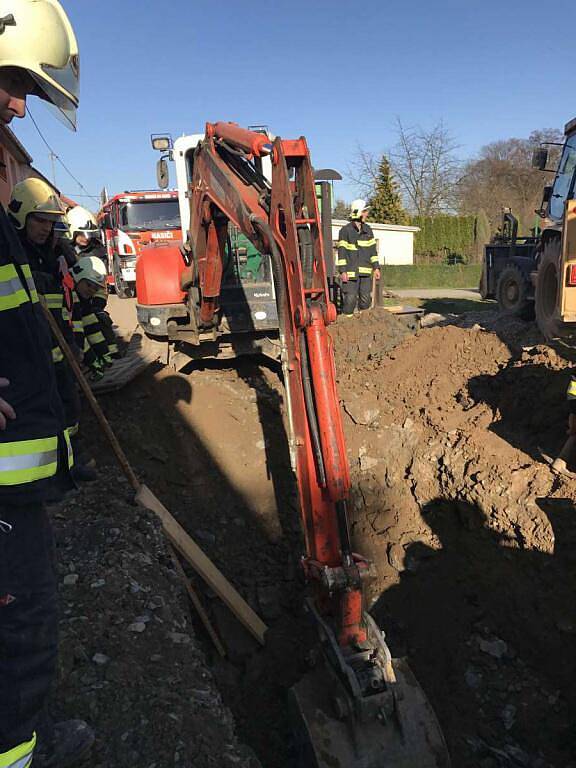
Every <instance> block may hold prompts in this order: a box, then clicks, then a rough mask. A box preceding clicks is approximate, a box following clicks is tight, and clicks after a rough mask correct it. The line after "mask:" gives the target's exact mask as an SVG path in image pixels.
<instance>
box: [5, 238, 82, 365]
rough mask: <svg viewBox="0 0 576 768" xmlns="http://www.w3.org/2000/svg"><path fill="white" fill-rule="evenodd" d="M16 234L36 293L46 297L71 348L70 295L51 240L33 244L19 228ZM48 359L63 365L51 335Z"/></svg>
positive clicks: (72, 336) (60, 351) (55, 342)
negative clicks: (66, 289) (42, 243)
mask: <svg viewBox="0 0 576 768" xmlns="http://www.w3.org/2000/svg"><path fill="white" fill-rule="evenodd" d="M18 234H19V235H20V242H21V243H22V246H23V248H24V251H25V253H26V256H27V257H28V262H29V264H30V268H31V270H32V277H33V278H34V283H35V284H36V288H37V290H38V293H39V294H40V295H41V296H43V297H44V299H45V300H46V304H47V305H48V309H49V310H50V312H51V313H52V315H53V317H54V319H55V320H56V322H57V323H58V326H59V328H60V330H61V331H62V334H63V336H64V338H65V339H66V341H67V342H68V344H69V345H70V346H71V347H72V349H74V348H75V347H76V340H75V338H74V334H73V332H72V325H71V323H70V316H69V313H70V310H71V307H72V297H71V295H69V296H67V295H66V292H65V290H64V287H63V285H62V275H61V272H60V266H59V261H58V256H57V255H56V252H55V250H54V248H53V246H52V243H51V242H49V243H46V244H45V245H36V244H34V243H31V242H30V241H29V240H27V239H26V236H25V234H24V232H23V231H20V232H19V233H18ZM79 349H82V347H81V346H80V347H79ZM52 360H53V361H54V363H56V364H63V365H65V364H66V363H64V353H63V352H62V350H61V349H60V347H59V345H58V342H57V341H56V339H55V338H54V337H52Z"/></svg>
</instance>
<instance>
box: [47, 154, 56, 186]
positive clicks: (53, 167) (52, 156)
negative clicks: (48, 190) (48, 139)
mask: <svg viewBox="0 0 576 768" xmlns="http://www.w3.org/2000/svg"><path fill="white" fill-rule="evenodd" d="M48 157H49V158H50V161H51V163H52V184H54V186H56V163H55V162H54V160H56V157H57V155H55V154H54V152H52V150H50V152H49V153H48Z"/></svg>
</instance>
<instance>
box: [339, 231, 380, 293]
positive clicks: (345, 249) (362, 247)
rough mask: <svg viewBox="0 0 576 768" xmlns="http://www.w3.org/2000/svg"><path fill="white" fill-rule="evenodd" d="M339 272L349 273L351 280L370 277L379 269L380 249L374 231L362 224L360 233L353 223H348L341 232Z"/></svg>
mask: <svg viewBox="0 0 576 768" xmlns="http://www.w3.org/2000/svg"><path fill="white" fill-rule="evenodd" d="M336 266H337V268H338V272H340V273H342V272H347V273H348V278H349V279H350V280H356V279H357V278H358V277H370V276H371V275H372V272H373V270H375V269H378V267H379V264H378V249H377V247H376V239H375V237H374V233H373V232H372V229H371V228H370V227H369V226H368V224H366V223H364V222H363V223H362V226H361V228H360V231H358V230H357V229H356V226H355V225H354V223H353V222H351V221H350V222H348V224H346V226H345V227H342V229H341V230H340V236H339V238H338V258H337V260H336Z"/></svg>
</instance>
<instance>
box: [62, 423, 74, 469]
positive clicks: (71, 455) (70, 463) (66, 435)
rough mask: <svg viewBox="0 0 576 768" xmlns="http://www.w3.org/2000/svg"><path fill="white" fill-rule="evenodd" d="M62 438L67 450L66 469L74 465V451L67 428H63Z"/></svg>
mask: <svg viewBox="0 0 576 768" xmlns="http://www.w3.org/2000/svg"><path fill="white" fill-rule="evenodd" d="M64 440H66V450H67V452H68V469H72V467H73V466H74V451H73V450H72V443H71V442H70V434H69V432H68V430H64Z"/></svg>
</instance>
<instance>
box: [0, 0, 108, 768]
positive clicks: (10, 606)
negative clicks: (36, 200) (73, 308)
mask: <svg viewBox="0 0 576 768" xmlns="http://www.w3.org/2000/svg"><path fill="white" fill-rule="evenodd" d="M78 79H79V57H78V45H77V42H76V38H75V35H74V31H73V29H72V26H71V24H70V21H69V20H68V17H67V16H66V13H65V12H64V10H63V8H62V6H61V5H60V3H59V2H58V0H0V122H1V123H2V124H4V125H8V124H9V123H10V122H11V121H12V119H13V118H15V117H24V115H25V111H26V98H27V97H28V96H30V95H35V96H38V97H40V98H41V99H43V100H44V101H46V102H47V103H48V104H49V105H51V106H52V107H54V109H55V110H56V111H57V112H58V113H59V115H60V116H61V117H62V119H63V120H64V121H65V122H67V123H68V125H69V126H71V127H74V126H75V112H76V108H77V106H78ZM55 210H56V207H54V208H50V209H48V208H45V209H44V210H40V209H37V210H35V211H32V213H33V214H34V217H35V218H34V226H33V228H34V229H35V232H36V235H37V236H38V238H40V233H41V232H42V231H43V228H46V229H48V227H52V226H53V223H52V222H51V221H50V217H51V216H58V215H60V212H58V213H57V214H56V213H53V211H55ZM46 216H48V219H47V218H46ZM32 234H33V236H34V232H33V233H32ZM0 336H1V338H2V344H0V387H1V389H0V649H1V652H0V768H24V766H26V767H27V766H30V765H31V764H32V760H33V761H34V768H40V767H41V766H48V765H51V766H54V767H55V766H59V768H63V766H70V765H72V764H73V763H74V761H75V760H77V759H78V758H80V757H81V756H82V755H86V753H87V752H88V751H89V749H90V748H91V745H92V742H93V739H94V735H93V733H92V731H91V729H90V728H89V727H88V726H87V725H86V723H84V722H82V721H79V720H76V721H67V722H65V723H58V724H56V725H55V726H51V725H50V722H49V719H48V718H45V717H42V715H43V713H44V710H45V705H46V701H47V695H48V691H49V689H50V686H51V684H52V682H53V680H54V677H55V671H56V658H57V611H56V575H55V571H54V551H53V543H52V540H53V539H52V531H51V523H50V519H49V517H48V515H47V513H46V509H45V499H46V494H47V493H48V492H49V491H51V489H52V487H53V482H54V478H55V477H62V478H66V477H67V476H68V474H69V471H70V468H71V464H72V462H73V457H72V452H71V448H70V440H69V437H68V434H67V432H66V430H65V424H64V411H63V407H62V402H61V400H60V397H59V395H58V388H57V384H56V374H55V370H54V365H53V362H52V342H51V338H50V332H49V328H48V324H47V322H46V319H45V317H44V315H43V313H42V308H41V306H40V304H39V301H38V294H37V290H36V285H35V283H34V280H33V277H32V272H31V269H30V265H29V263H28V260H27V257H26V254H25V252H24V249H23V248H22V244H21V242H20V239H19V237H18V235H17V233H16V231H15V230H14V228H13V227H12V226H11V224H10V222H9V221H8V218H7V216H6V214H5V213H4V210H3V209H2V208H1V207H0Z"/></svg>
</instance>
